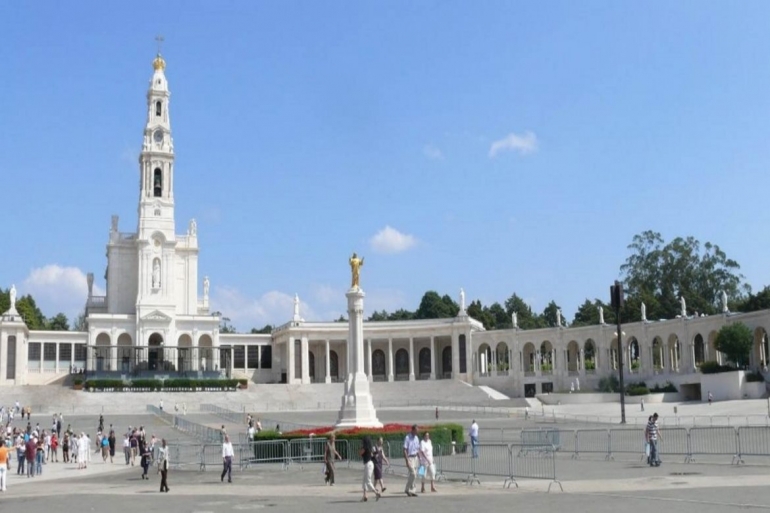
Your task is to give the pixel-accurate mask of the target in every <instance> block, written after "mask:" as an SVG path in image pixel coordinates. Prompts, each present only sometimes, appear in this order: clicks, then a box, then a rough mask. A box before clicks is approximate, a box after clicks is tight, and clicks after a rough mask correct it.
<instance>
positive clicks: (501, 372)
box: [0, 55, 770, 397]
mask: <svg viewBox="0 0 770 513" xmlns="http://www.w3.org/2000/svg"><path fill="white" fill-rule="evenodd" d="M165 68H166V63H165V61H164V59H163V58H162V57H161V56H160V55H158V56H157V57H156V59H155V60H154V61H153V74H152V77H151V79H150V84H149V88H148V91H147V104H146V109H147V121H146V123H145V126H144V131H143V141H142V151H141V154H140V157H139V178H140V180H139V191H138V192H139V202H138V219H137V226H136V230H135V231H131V232H123V231H121V230H120V220H119V219H118V217H117V216H113V218H112V223H111V229H110V232H109V237H108V242H107V270H106V273H105V279H106V283H107V287H106V295H104V296H96V295H94V294H93V275H92V274H89V275H88V297H87V298H85V302H86V325H87V331H84V332H56V331H30V330H28V329H27V327H26V325H25V324H24V322H23V320H22V319H21V317H20V316H19V315H18V313H17V312H16V311H15V308H14V307H13V305H12V307H11V309H10V310H9V311H8V312H5V313H4V314H3V315H2V316H1V317H0V386H2V385H19V384H41V385H42V384H48V383H54V382H57V380H61V379H62V378H63V377H64V376H66V375H68V374H70V373H72V372H81V371H84V372H85V373H86V374H88V375H91V376H105V377H106V376H111V377H123V378H130V377H132V376H179V375H185V376H190V377H193V376H197V377H201V376H210V377H215V376H221V375H227V376H233V377H245V378H248V379H250V380H252V381H254V382H257V383H290V384H306V385H311V384H313V383H320V384H323V383H332V382H337V381H342V380H344V379H345V376H346V375H347V373H348V369H350V368H351V364H350V362H349V361H348V351H347V337H348V326H347V324H346V323H338V322H307V321H305V320H304V319H302V317H301V314H300V310H301V304H300V302H299V299H298V298H295V305H294V312H293V315H292V316H291V319H290V320H289V321H288V322H287V323H285V324H284V325H282V326H279V327H277V328H276V329H274V330H273V332H272V333H271V334H266V335H254V334H224V333H220V332H219V326H220V319H219V317H217V316H216V315H212V313H211V312H210V311H209V297H208V296H209V286H210V285H209V280H208V278H207V277H204V278H203V279H202V280H201V276H200V275H199V272H198V271H199V269H198V255H199V247H198V230H197V225H196V223H195V220H191V221H189V223H185V226H184V229H183V231H182V233H179V232H178V230H177V226H176V219H175V212H174V201H175V199H174V183H175V180H174V141H173V138H172V132H171V120H170V108H169V107H170V98H171V93H170V90H169V87H168V81H167V79H166V75H165ZM14 290H15V288H14ZM340 300H341V301H342V300H343V298H340ZM460 303H461V310H460V313H459V314H458V315H457V316H456V317H454V318H449V319H431V320H414V321H391V322H365V323H364V338H365V353H366V354H365V357H366V358H365V360H366V372H367V375H368V377H369V379H370V380H372V381H397V380H422V379H429V380H437V379H456V380H463V381H465V382H468V383H472V384H477V385H489V386H491V387H493V388H496V389H498V390H501V391H503V392H504V393H506V394H508V395H510V396H512V397H520V396H524V395H528V396H532V395H534V394H535V393H547V392H551V391H563V390H568V389H569V388H570V387H573V386H574V385H575V383H576V382H578V383H583V387H585V388H593V387H595V385H596V384H597V383H598V381H599V379H601V378H602V377H605V376H608V375H611V374H617V368H618V366H619V362H620V361H621V360H622V362H623V364H624V369H625V372H626V379H627V380H631V381H642V380H645V381H648V382H652V383H655V382H660V383H662V382H665V381H672V382H674V383H675V384H677V385H679V386H688V385H697V384H698V383H699V380H700V374H699V372H698V370H697V366H698V364H699V363H701V362H703V361H706V360H720V359H721V355H719V354H718V352H717V351H716V349H715V347H714V340H715V337H716V333H717V331H718V330H719V328H720V327H721V326H723V325H725V324H726V323H731V322H736V321H740V322H744V323H745V324H747V325H748V326H749V327H751V328H752V330H754V333H755V345H754V350H753V351H752V366H753V367H754V368H755V369H758V370H763V371H764V370H766V362H767V355H768V337H767V330H768V328H770V311H761V312H753V313H749V314H737V313H730V312H728V311H727V310H726V308H725V309H724V312H723V313H722V314H721V315H714V316H708V317H703V316H698V315H697V314H695V315H692V314H691V313H688V312H687V310H686V307H684V308H683V312H682V315H680V316H679V317H678V318H677V319H672V320H663V321H655V322H648V321H645V322H640V323H634V324H627V325H624V326H623V331H624V334H623V337H622V342H623V346H622V348H621V350H620V351H618V349H617V338H616V333H615V328H614V327H612V326H607V325H605V324H599V325H596V326H588V327H580V328H567V327H561V326H559V327H555V328H547V329H540V330H519V329H518V328H514V329H510V330H500V331H485V330H484V328H483V326H482V325H481V323H479V322H478V321H476V320H474V319H472V318H471V317H469V316H468V315H467V313H466V311H465V307H464V306H465V305H464V295H461V299H460ZM287 314H288V312H287ZM287 317H288V315H287ZM515 324H516V323H515V321H514V326H515ZM578 386H580V385H578Z"/></svg>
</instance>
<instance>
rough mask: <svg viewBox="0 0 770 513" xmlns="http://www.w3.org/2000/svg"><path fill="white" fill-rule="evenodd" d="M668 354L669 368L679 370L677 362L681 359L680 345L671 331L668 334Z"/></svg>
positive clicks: (677, 338)
mask: <svg viewBox="0 0 770 513" xmlns="http://www.w3.org/2000/svg"><path fill="white" fill-rule="evenodd" d="M667 346H668V354H669V358H668V359H669V362H670V366H669V369H670V370H673V371H675V372H676V371H678V370H679V364H680V362H681V360H682V345H681V344H680V343H679V337H678V336H677V334H676V333H672V334H671V335H669V336H668V344H667Z"/></svg>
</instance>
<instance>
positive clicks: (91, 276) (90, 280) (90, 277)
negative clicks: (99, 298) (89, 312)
mask: <svg viewBox="0 0 770 513" xmlns="http://www.w3.org/2000/svg"><path fill="white" fill-rule="evenodd" d="M86 283H87V284H88V297H91V296H93V295H94V273H88V274H87V275H86Z"/></svg>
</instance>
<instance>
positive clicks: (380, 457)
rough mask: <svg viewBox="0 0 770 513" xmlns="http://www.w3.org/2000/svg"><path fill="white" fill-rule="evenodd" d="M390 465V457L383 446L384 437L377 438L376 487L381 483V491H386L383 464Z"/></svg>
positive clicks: (375, 454) (375, 460) (375, 457)
mask: <svg viewBox="0 0 770 513" xmlns="http://www.w3.org/2000/svg"><path fill="white" fill-rule="evenodd" d="M383 463H385V464H386V465H388V466H390V461H389V460H388V457H387V456H385V447H384V446H383V441H382V437H380V438H378V439H377V445H376V446H375V447H374V487H375V488H377V484H378V483H379V485H380V493H383V492H385V481H383V480H382V476H383V472H382V464H383Z"/></svg>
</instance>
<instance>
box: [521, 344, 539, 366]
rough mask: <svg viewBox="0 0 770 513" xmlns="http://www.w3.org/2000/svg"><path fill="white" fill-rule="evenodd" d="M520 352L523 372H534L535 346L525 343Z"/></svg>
mask: <svg viewBox="0 0 770 513" xmlns="http://www.w3.org/2000/svg"><path fill="white" fill-rule="evenodd" d="M521 352H522V363H523V368H524V372H525V373H527V372H535V363H536V362H535V344H533V343H532V342H527V343H526V344H524V347H523V348H522V350H521Z"/></svg>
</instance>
